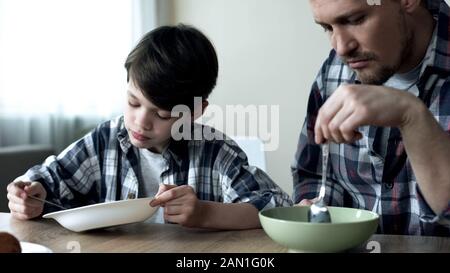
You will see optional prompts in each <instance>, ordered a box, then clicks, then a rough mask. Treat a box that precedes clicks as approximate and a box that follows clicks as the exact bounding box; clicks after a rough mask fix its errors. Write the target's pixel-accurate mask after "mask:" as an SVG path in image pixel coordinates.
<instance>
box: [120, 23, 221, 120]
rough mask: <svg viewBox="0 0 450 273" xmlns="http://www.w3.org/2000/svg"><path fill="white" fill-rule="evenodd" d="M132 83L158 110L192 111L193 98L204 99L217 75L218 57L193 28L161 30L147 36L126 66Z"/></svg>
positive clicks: (164, 27)
mask: <svg viewBox="0 0 450 273" xmlns="http://www.w3.org/2000/svg"><path fill="white" fill-rule="evenodd" d="M125 68H126V70H127V81H130V80H132V81H133V83H134V84H135V85H136V87H138V88H139V89H140V90H141V91H142V92H143V95H144V96H145V97H146V98H147V99H148V100H150V101H151V102H152V103H153V104H155V105H156V106H157V107H159V108H161V109H164V110H167V111H171V110H172V108H173V107H174V106H175V105H179V104H183V105H187V106H188V107H189V108H190V109H191V110H192V109H193V106H194V105H193V104H194V97H201V98H203V99H207V98H208V96H209V95H210V93H211V91H212V90H213V89H214V87H215V85H216V80H217V74H218V61H217V55H216V52H215V50H214V47H213V45H212V44H211V42H210V41H209V40H208V38H207V37H206V36H205V35H204V34H202V33H201V32H200V31H199V30H197V29H196V28H194V27H192V26H187V25H183V24H179V25H176V26H163V27H159V28H156V29H154V30H152V31H151V32H149V33H148V34H146V35H145V36H144V37H143V38H142V39H141V41H140V42H139V43H138V44H137V46H136V47H135V48H134V49H133V50H132V51H131V52H130V54H129V55H128V58H127V60H126V62H125Z"/></svg>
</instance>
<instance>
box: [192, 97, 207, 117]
mask: <svg viewBox="0 0 450 273" xmlns="http://www.w3.org/2000/svg"><path fill="white" fill-rule="evenodd" d="M208 105H209V102H208V101H207V100H202V104H201V105H194V107H195V108H194V112H193V113H192V120H193V121H194V120H196V119H198V118H199V117H201V116H202V115H203V113H204V112H205V109H206V107H208Z"/></svg>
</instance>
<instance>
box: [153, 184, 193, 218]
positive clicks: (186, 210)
mask: <svg viewBox="0 0 450 273" xmlns="http://www.w3.org/2000/svg"><path fill="white" fill-rule="evenodd" d="M150 205H151V206H152V207H156V206H162V207H164V219H165V220H166V221H168V222H171V223H177V224H180V225H182V226H186V227H195V226H199V224H200V221H201V213H200V207H201V202H200V201H199V200H198V198H197V195H196V194H195V192H194V189H193V188H192V187H190V186H188V185H182V186H176V185H165V184H161V185H160V186H159V190H158V193H157V194H156V197H155V199H153V200H152V201H151V202H150Z"/></svg>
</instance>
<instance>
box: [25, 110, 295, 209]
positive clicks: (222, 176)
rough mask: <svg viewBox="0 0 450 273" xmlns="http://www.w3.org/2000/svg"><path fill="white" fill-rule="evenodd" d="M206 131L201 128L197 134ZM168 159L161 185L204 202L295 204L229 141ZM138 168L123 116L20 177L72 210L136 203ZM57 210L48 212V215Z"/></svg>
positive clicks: (182, 146)
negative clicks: (189, 191) (182, 188)
mask: <svg viewBox="0 0 450 273" xmlns="http://www.w3.org/2000/svg"><path fill="white" fill-rule="evenodd" d="M203 128H204V127H203V126H201V125H198V124H197V125H195V127H194V130H196V129H197V130H198V129H200V130H202V132H203ZM210 131H212V132H214V130H213V129H211V130H210ZM214 133H215V134H216V135H217V133H218V132H214ZM222 136H223V135H222ZM224 138H225V136H224ZM163 157H164V159H165V160H167V162H168V164H167V165H168V166H167V169H166V170H164V171H163V173H162V174H161V181H160V183H165V184H175V185H186V184H187V185H189V186H191V187H192V188H193V189H194V190H195V192H196V194H197V197H198V198H199V199H200V200H209V201H217V202H223V203H236V202H248V203H251V204H253V205H254V206H255V207H256V208H258V209H259V210H262V209H266V208H270V207H275V206H290V205H292V200H291V199H290V197H289V196H288V195H287V194H286V193H285V192H283V191H282V190H281V189H280V188H279V187H278V186H277V185H276V184H275V183H274V182H273V181H272V180H271V179H270V178H269V176H268V175H267V174H265V173H264V172H263V171H261V170H259V169H258V168H256V167H253V166H249V165H248V162H247V157H246V155H245V153H244V152H243V151H242V150H241V149H240V148H239V147H238V146H237V145H236V143H235V142H234V141H232V140H230V139H225V140H211V141H208V140H192V141H187V140H182V141H177V142H175V141H172V143H171V144H170V145H169V147H168V148H167V149H166V150H165V151H164V152H163ZM139 164H140V158H139V151H138V149H137V148H136V147H134V146H133V145H132V144H131V142H130V140H129V137H128V133H127V130H126V129H125V126H124V122H123V116H122V117H119V118H117V119H115V120H111V121H108V122H105V123H103V124H100V125H99V126H98V127H97V128H96V129H94V130H93V131H92V132H90V133H89V134H87V135H86V136H85V137H83V138H82V139H80V140H79V141H77V142H75V143H73V144H72V145H70V146H69V147H67V148H66V149H65V150H64V151H63V152H62V153H61V154H59V155H58V156H51V157H49V158H47V159H46V160H45V162H44V163H43V164H42V165H37V166H34V167H33V168H31V169H30V170H28V171H27V172H26V174H25V175H24V176H22V177H21V178H23V179H27V180H30V181H39V182H41V183H42V184H43V186H44V188H45V189H46V190H47V193H48V195H47V199H48V200H50V201H52V202H55V203H59V204H61V205H63V206H64V207H67V208H73V207H78V206H84V205H88V204H94V203H101V202H107V201H112V200H120V199H133V198H137V197H138V190H139V186H138V185H139V183H142V182H141V181H143V179H142V177H141V172H140V165H139ZM54 210H55V208H53V207H51V206H48V205H45V207H44V212H45V213H46V212H50V211H54Z"/></svg>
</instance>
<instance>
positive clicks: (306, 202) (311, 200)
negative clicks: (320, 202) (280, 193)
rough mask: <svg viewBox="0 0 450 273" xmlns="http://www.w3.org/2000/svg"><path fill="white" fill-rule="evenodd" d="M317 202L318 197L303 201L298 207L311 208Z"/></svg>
mask: <svg viewBox="0 0 450 273" xmlns="http://www.w3.org/2000/svg"><path fill="white" fill-rule="evenodd" d="M316 201H317V197H316V198H314V199H303V200H302V201H300V203H298V204H296V206H311V205H312V204H313V203H314V202H316Z"/></svg>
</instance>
